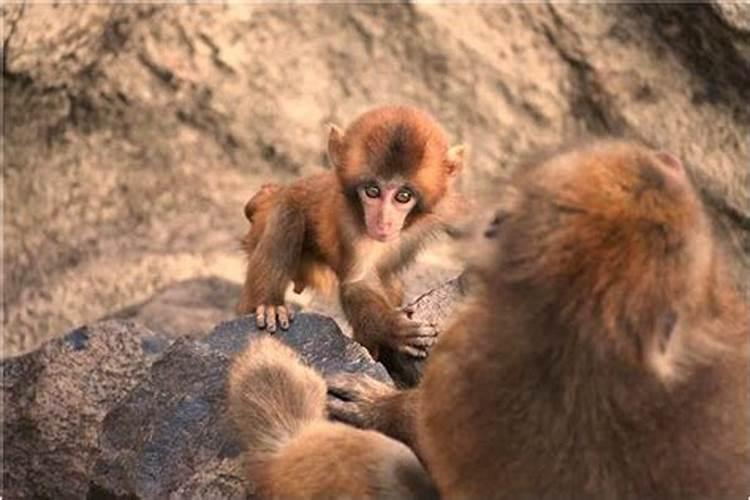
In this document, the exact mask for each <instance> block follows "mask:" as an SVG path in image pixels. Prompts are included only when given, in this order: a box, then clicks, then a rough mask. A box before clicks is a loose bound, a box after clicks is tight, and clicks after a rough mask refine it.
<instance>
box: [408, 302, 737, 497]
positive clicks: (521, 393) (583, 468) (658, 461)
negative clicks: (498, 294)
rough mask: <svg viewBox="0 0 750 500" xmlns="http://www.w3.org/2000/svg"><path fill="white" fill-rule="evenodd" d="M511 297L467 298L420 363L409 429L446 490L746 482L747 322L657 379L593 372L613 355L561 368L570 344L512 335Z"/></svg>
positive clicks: (706, 486) (580, 490)
mask: <svg viewBox="0 0 750 500" xmlns="http://www.w3.org/2000/svg"><path fill="white" fill-rule="evenodd" d="M514 310H515V311H518V307H517V304H513V300H512V299H511V298H509V300H508V302H506V303H505V304H493V305H492V306H491V307H490V305H489V304H480V305H475V306H469V307H467V313H465V314H464V315H459V316H458V317H457V318H456V320H455V321H454V323H453V326H452V327H451V328H450V329H449V330H448V331H446V332H445V333H444V336H443V338H442V339H441V341H440V342H439V343H438V345H437V346H436V348H435V350H434V352H433V353H432V357H431V361H430V363H429V364H428V366H427V370H426V372H425V376H424V379H423V382H422V384H423V389H424V392H423V394H428V395H429V397H425V398H422V399H421V400H420V401H419V410H420V411H419V412H418V414H419V419H420V422H419V424H418V425H417V428H418V429H419V432H418V436H417V439H418V442H419V446H420V449H421V450H423V458H424V459H425V461H426V463H427V464H428V465H429V467H430V471H431V474H432V475H433V477H434V478H435V480H436V482H437V485H438V489H439V490H440V492H441V494H442V495H443V496H444V497H446V498H488V497H493V498H556V499H558V498H659V499H662V498H695V499H698V498H739V497H742V495H746V494H747V491H750V455H749V453H750V443H749V440H750V435H749V432H748V430H750V404H749V403H748V397H749V395H748V394H749V393H750V387H749V386H748V375H749V372H748V358H747V355H746V354H747V348H748V342H747V337H748V334H747V331H746V329H744V330H738V331H737V332H735V333H734V334H733V335H732V336H731V337H732V340H731V342H732V343H731V344H730V346H729V348H728V349H727V350H726V352H725V353H724V354H723V355H722V356H720V357H719V358H717V359H715V360H714V362H713V363H712V364H710V365H708V366H705V367H702V368H700V369H697V370H696V371H695V372H694V373H693V374H692V376H691V377H690V378H688V379H687V380H685V381H684V382H683V383H681V384H680V385H677V386H675V387H672V388H670V389H668V390H663V389H659V388H655V387H654V386H652V385H651V384H652V383H653V381H649V380H647V379H646V378H645V377H644V378H641V379H639V378H633V379H632V380H630V381H625V383H624V384H616V385H613V384H611V383H610V382H608V381H606V382H605V381H604V379H607V380H608V379H609V377H610V376H611V374H609V373H598V371H605V372H606V371H607V370H608V369H609V368H608V367H606V366H598V365H597V364H596V363H595V362H594V361H592V362H591V363H589V362H583V363H579V364H577V365H576V366H573V367H570V370H572V371H574V372H577V373H572V372H568V373H564V372H561V371H559V370H560V366H561V364H562V363H564V361H563V360H562V357H565V356H569V355H570V353H569V352H568V353H566V352H565V351H562V352H560V353H559V354H558V355H557V356H560V357H558V358H555V357H552V358H549V357H547V356H546V354H545V353H539V352H534V351H533V349H532V350H528V345H525V344H524V342H523V341H522V342H520V343H519V342H516V341H515V340H514V339H513V338H512V337H513V336H516V337H518V336H519V335H523V333H522V331H518V330H517V327H518V325H519V324H520V321H519V319H518V317H517V316H516V315H515V314H514V313H513V311H514ZM477 311H480V312H479V313H477ZM490 311H491V312H490ZM514 316H515V317H514ZM514 323H515V324H514ZM487 325H494V327H489V326H487ZM550 334H554V333H553V332H550ZM615 369H617V368H615ZM644 385H646V386H647V387H644ZM613 391H614V392H615V393H614V394H613V393H612V392H613ZM629 404H633V405H635V407H633V408H632V413H631V414H627V413H626V412H627V411H628V410H629V406H628V405H629ZM743 498H744V497H743Z"/></svg>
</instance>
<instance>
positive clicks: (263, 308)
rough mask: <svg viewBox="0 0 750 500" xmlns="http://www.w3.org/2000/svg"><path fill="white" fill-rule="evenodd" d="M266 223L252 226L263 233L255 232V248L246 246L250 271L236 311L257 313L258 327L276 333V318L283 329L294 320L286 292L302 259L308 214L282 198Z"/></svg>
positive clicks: (269, 214) (271, 211)
mask: <svg viewBox="0 0 750 500" xmlns="http://www.w3.org/2000/svg"><path fill="white" fill-rule="evenodd" d="M264 222H265V223H264V224H262V226H261V227H259V228H252V229H251V232H252V231H253V230H256V229H258V231H259V232H260V234H259V235H258V234H256V235H254V236H255V238H257V239H256V240H255V241H254V247H250V248H247V250H248V263H247V274H246V276H245V284H244V286H243V288H242V294H241V296H240V302H239V304H237V312H238V313H240V314H250V313H255V315H256V323H257V325H258V327H259V328H266V329H267V330H268V331H269V332H274V331H276V321H277V318H278V322H279V325H280V326H281V328H282V329H287V328H289V322H290V321H291V319H292V314H291V310H290V309H289V308H288V307H287V306H286V304H285V302H284V294H285V292H286V289H287V286H288V285H289V283H290V282H291V281H292V279H293V277H294V276H295V274H296V272H297V268H298V267H299V263H300V259H301V258H302V244H303V241H304V235H305V215H304V213H303V212H302V211H301V210H300V209H299V208H297V207H296V206H294V204H292V203H290V202H288V201H287V200H285V199H284V198H281V199H279V201H278V202H277V204H276V205H275V206H274V207H273V208H272V209H271V210H270V212H269V213H268V217H267V219H266V220H265V221H264ZM248 240H249V238H248Z"/></svg>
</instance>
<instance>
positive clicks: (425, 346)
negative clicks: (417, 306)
mask: <svg viewBox="0 0 750 500" xmlns="http://www.w3.org/2000/svg"><path fill="white" fill-rule="evenodd" d="M437 335H438V330H437V326H436V325H434V324H430V323H421V322H419V321H414V320H411V319H408V318H406V317H403V318H401V320H400V321H399V324H398V326H397V327H396V328H395V329H394V330H393V331H392V332H391V334H390V336H389V338H388V339H386V341H387V343H388V346H389V347H390V348H391V349H393V350H395V351H398V352H402V353H404V354H408V355H409V356H413V357H415V358H426V357H427V354H428V353H429V351H430V349H431V348H432V346H433V345H435V342H437Z"/></svg>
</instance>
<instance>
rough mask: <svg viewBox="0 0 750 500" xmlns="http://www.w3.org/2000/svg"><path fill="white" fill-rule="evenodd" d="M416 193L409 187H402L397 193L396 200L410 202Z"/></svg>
mask: <svg viewBox="0 0 750 500" xmlns="http://www.w3.org/2000/svg"><path fill="white" fill-rule="evenodd" d="M413 196H414V195H413V194H412V193H411V191H409V190H408V189H400V190H399V191H398V193H396V196H395V198H396V201H397V202H399V203H409V202H410V201H411V199H412V197H413Z"/></svg>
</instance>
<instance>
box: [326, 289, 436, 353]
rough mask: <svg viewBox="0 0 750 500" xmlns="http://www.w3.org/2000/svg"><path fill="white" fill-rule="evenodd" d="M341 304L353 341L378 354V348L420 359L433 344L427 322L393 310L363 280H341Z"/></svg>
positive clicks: (380, 295) (381, 296)
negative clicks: (414, 319) (424, 322)
mask: <svg viewBox="0 0 750 500" xmlns="http://www.w3.org/2000/svg"><path fill="white" fill-rule="evenodd" d="M340 294H341V305H342V308H343V309H344V313H346V317H347V319H348V320H349V323H350V324H351V325H352V330H353V332H354V340H356V341H357V342H359V343H360V344H362V345H363V346H364V347H366V348H367V349H368V350H369V351H370V353H371V354H373V356H375V357H378V353H379V350H380V348H381V347H386V348H390V349H393V350H395V351H398V352H403V353H406V354H408V355H410V356H413V357H416V358H424V357H426V356H427V351H428V350H429V349H430V348H431V347H432V345H433V344H434V343H435V340H436V335H437V331H436V329H435V328H434V327H433V326H431V325H424V324H422V323H419V322H418V321H412V320H410V319H409V318H408V317H407V316H406V315H405V314H404V313H402V312H400V311H397V310H396V309H395V308H394V306H393V304H391V303H390V302H389V301H388V300H387V299H386V296H385V294H384V293H383V291H382V290H380V289H379V288H378V287H377V286H375V285H374V284H371V283H368V282H365V281H356V282H349V283H342V284H341V289H340Z"/></svg>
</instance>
